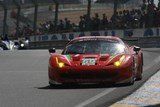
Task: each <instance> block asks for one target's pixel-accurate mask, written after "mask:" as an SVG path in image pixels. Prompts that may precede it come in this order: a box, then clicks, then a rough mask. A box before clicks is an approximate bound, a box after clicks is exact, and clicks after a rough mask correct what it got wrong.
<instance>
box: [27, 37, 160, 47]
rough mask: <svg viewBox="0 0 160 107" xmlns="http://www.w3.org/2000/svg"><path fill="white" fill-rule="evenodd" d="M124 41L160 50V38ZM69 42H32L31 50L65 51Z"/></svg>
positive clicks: (134, 38)
mask: <svg viewBox="0 0 160 107" xmlns="http://www.w3.org/2000/svg"><path fill="white" fill-rule="evenodd" d="M122 39H123V41H125V42H126V43H128V44H129V45H136V46H140V47H142V48H160V37H132V38H130V37H125V38H122ZM68 42H69V40H55V41H40V42H30V44H29V46H30V49H49V48H56V49H63V48H64V47H65V45H66V44H67V43H68Z"/></svg>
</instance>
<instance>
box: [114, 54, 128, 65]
mask: <svg viewBox="0 0 160 107" xmlns="http://www.w3.org/2000/svg"><path fill="white" fill-rule="evenodd" d="M124 59H125V56H124V55H123V56H121V58H120V59H119V60H118V61H116V62H114V66H116V67H119V66H121V64H122V62H123V60H124Z"/></svg>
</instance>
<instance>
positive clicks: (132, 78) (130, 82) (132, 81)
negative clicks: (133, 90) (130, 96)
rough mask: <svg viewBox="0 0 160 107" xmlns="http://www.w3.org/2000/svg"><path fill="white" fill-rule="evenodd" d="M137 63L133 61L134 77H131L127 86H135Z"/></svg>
mask: <svg viewBox="0 0 160 107" xmlns="http://www.w3.org/2000/svg"><path fill="white" fill-rule="evenodd" d="M135 75H136V74H135V61H134V60H133V64H132V77H131V80H130V81H129V82H128V83H127V85H133V84H134V82H135V80H136V77H135Z"/></svg>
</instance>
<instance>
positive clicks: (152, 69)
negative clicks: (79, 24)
mask: <svg viewBox="0 0 160 107" xmlns="http://www.w3.org/2000/svg"><path fill="white" fill-rule="evenodd" d="M143 50H144V73H143V80H141V81H136V82H135V84H134V85H133V86H118V85H117V86H116V85H115V86H113V85H105V86H104V85H79V86H59V87H55V88H54V87H49V85H48V74H47V66H48V58H49V54H48V51H47V50H23V51H0V107H83V106H87V107H97V106H98V107H107V106H109V105H110V104H112V103H113V102H115V101H118V100H120V99H121V98H122V97H125V96H127V95H129V94H131V93H132V92H133V91H135V90H136V89H138V88H139V87H140V86H141V85H142V84H143V83H144V82H145V81H146V80H147V79H148V78H149V77H151V76H152V75H153V74H155V73H156V72H157V71H158V69H159V68H160V49H143ZM58 52H60V51H58Z"/></svg>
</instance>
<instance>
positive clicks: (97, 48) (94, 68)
mask: <svg viewBox="0 0 160 107" xmlns="http://www.w3.org/2000/svg"><path fill="white" fill-rule="evenodd" d="M49 52H50V59H49V66H48V75H49V84H50V85H55V84H68V83H78V84H81V83H96V84H98V83H108V82H109V83H110V82H111V83H118V84H120V83H125V84H128V85H132V84H134V82H135V80H141V79H142V72H143V53H142V51H141V48H140V47H137V46H129V45H127V44H125V43H124V42H123V41H122V40H121V39H120V38H118V37H112V36H86V37H79V38H76V39H73V40H72V41H70V42H69V43H68V44H67V46H66V47H65V48H64V50H63V51H62V53H61V54H56V53H55V52H56V50H55V48H53V49H49Z"/></svg>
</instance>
